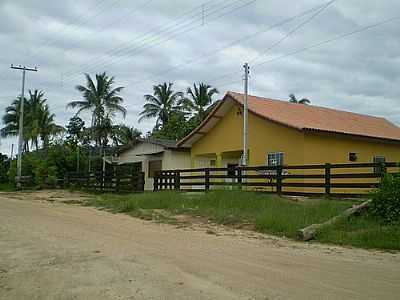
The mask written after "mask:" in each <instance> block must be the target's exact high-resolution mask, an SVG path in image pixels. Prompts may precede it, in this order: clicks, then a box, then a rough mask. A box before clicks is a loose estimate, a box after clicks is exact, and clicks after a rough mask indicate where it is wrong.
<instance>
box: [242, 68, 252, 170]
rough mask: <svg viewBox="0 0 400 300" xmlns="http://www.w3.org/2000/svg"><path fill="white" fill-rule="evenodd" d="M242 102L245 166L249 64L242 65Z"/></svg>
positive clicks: (247, 146) (245, 163) (245, 157)
mask: <svg viewBox="0 0 400 300" xmlns="http://www.w3.org/2000/svg"><path fill="white" fill-rule="evenodd" d="M243 67H244V101H243V161H242V165H243V166H247V164H248V159H249V158H248V154H249V144H248V130H249V120H248V117H249V115H248V94H249V69H250V68H249V64H248V63H245V64H244V66H243Z"/></svg>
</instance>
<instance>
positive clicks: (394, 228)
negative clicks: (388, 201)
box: [317, 215, 400, 250]
mask: <svg viewBox="0 0 400 300" xmlns="http://www.w3.org/2000/svg"><path fill="white" fill-rule="evenodd" d="M317 240H318V241H320V242H325V243H334V244H339V245H350V246H355V247H360V248H366V249H385V250H400V224H385V223H382V221H380V220H378V219H376V218H374V217H372V216H368V215H363V216H354V217H350V218H347V219H343V220H340V221H339V222H338V223H336V224H334V225H332V226H329V227H327V228H324V229H323V230H322V231H320V232H318V233H317Z"/></svg>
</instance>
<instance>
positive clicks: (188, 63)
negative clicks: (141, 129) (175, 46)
mask: <svg viewBox="0 0 400 300" xmlns="http://www.w3.org/2000/svg"><path fill="white" fill-rule="evenodd" d="M334 1H335V0H333V1H330V2H328V3H326V4H323V5H317V6H316V7H313V8H311V9H308V10H306V11H304V12H302V13H300V14H297V15H294V16H292V17H289V18H287V19H284V20H282V21H280V22H277V23H275V24H273V25H270V26H268V27H266V28H263V29H261V30H258V31H257V32H255V33H252V34H250V35H247V36H245V37H242V38H240V39H237V40H234V41H232V42H230V43H229V44H227V45H225V46H223V47H220V48H218V49H215V50H213V51H212V52H209V53H207V54H204V55H201V56H199V57H197V58H194V59H192V60H189V61H186V62H184V63H180V64H177V65H175V66H173V67H170V68H168V69H166V70H163V71H161V72H159V73H157V74H153V75H151V76H148V77H146V78H144V79H141V80H138V81H136V82H134V83H132V84H133V85H136V84H139V83H143V82H145V81H149V80H151V79H154V78H155V77H159V76H160V75H164V74H167V73H169V72H171V71H173V70H176V69H178V68H179V67H182V66H187V65H190V64H192V63H194V62H196V61H199V60H203V59H204V58H207V57H210V56H213V55H216V54H217V53H219V52H221V51H223V50H225V49H227V48H230V47H232V46H234V45H236V44H239V43H241V42H243V41H246V40H249V39H251V38H253V37H255V36H258V35H259V34H262V33H265V32H268V31H270V30H272V29H274V28H277V27H280V26H283V25H284V24H287V23H289V22H291V21H293V20H295V19H297V18H299V17H303V16H305V15H307V14H309V13H311V12H313V11H315V10H317V13H316V14H314V15H312V16H311V18H310V19H307V20H306V21H305V22H302V23H301V24H300V25H299V26H297V27H296V28H295V30H292V31H291V32H290V33H288V34H287V35H285V38H284V39H286V38H287V37H288V36H289V35H291V34H293V33H294V32H295V31H296V30H298V29H300V28H301V27H302V26H303V25H305V24H306V23H308V22H309V21H311V20H312V19H313V18H314V17H316V15H317V14H319V13H321V12H322V10H321V9H325V8H326V7H327V5H330V4H331V3H332V2H334ZM284 39H281V40H280V41H278V43H276V45H273V47H275V46H277V45H278V44H280V43H282V42H283V40H284ZM273 47H270V48H273Z"/></svg>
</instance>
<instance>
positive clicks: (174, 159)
mask: <svg viewBox="0 0 400 300" xmlns="http://www.w3.org/2000/svg"><path fill="white" fill-rule="evenodd" d="M145 153H155V154H151V155H145ZM154 160H161V161H162V170H174V169H188V168H190V166H191V161H190V152H189V151H181V150H170V149H165V148H164V147H162V146H159V145H154V144H151V143H140V144H137V145H136V146H134V147H133V148H131V149H129V150H127V151H125V152H123V153H121V154H120V156H119V163H120V164H123V163H133V162H141V163H142V172H144V177H145V184H144V189H145V190H146V191H152V190H153V184H154V180H153V178H150V177H149V162H150V161H154Z"/></svg>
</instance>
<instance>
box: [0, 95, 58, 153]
mask: <svg viewBox="0 0 400 300" xmlns="http://www.w3.org/2000/svg"><path fill="white" fill-rule="evenodd" d="M46 102H47V99H46V98H45V95H44V92H43V91H38V90H35V91H34V92H32V91H29V100H27V99H26V98H25V99H24V126H23V137H24V143H25V145H24V149H25V151H28V150H29V147H28V143H29V142H31V144H32V145H34V146H35V148H36V149H39V140H41V142H42V145H43V147H44V148H47V146H48V143H49V139H50V137H51V136H54V135H56V134H58V133H59V132H61V131H63V127H62V126H59V125H57V124H56V123H55V121H54V117H55V115H54V114H52V113H50V109H49V106H48V105H47V104H46ZM20 106H21V97H18V98H17V99H15V100H14V101H13V102H12V103H11V105H10V106H8V107H7V108H6V113H5V115H4V116H3V123H4V125H5V126H4V127H3V128H2V129H1V132H0V133H1V135H2V136H3V137H8V136H16V135H18V129H19V116H20Z"/></svg>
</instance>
